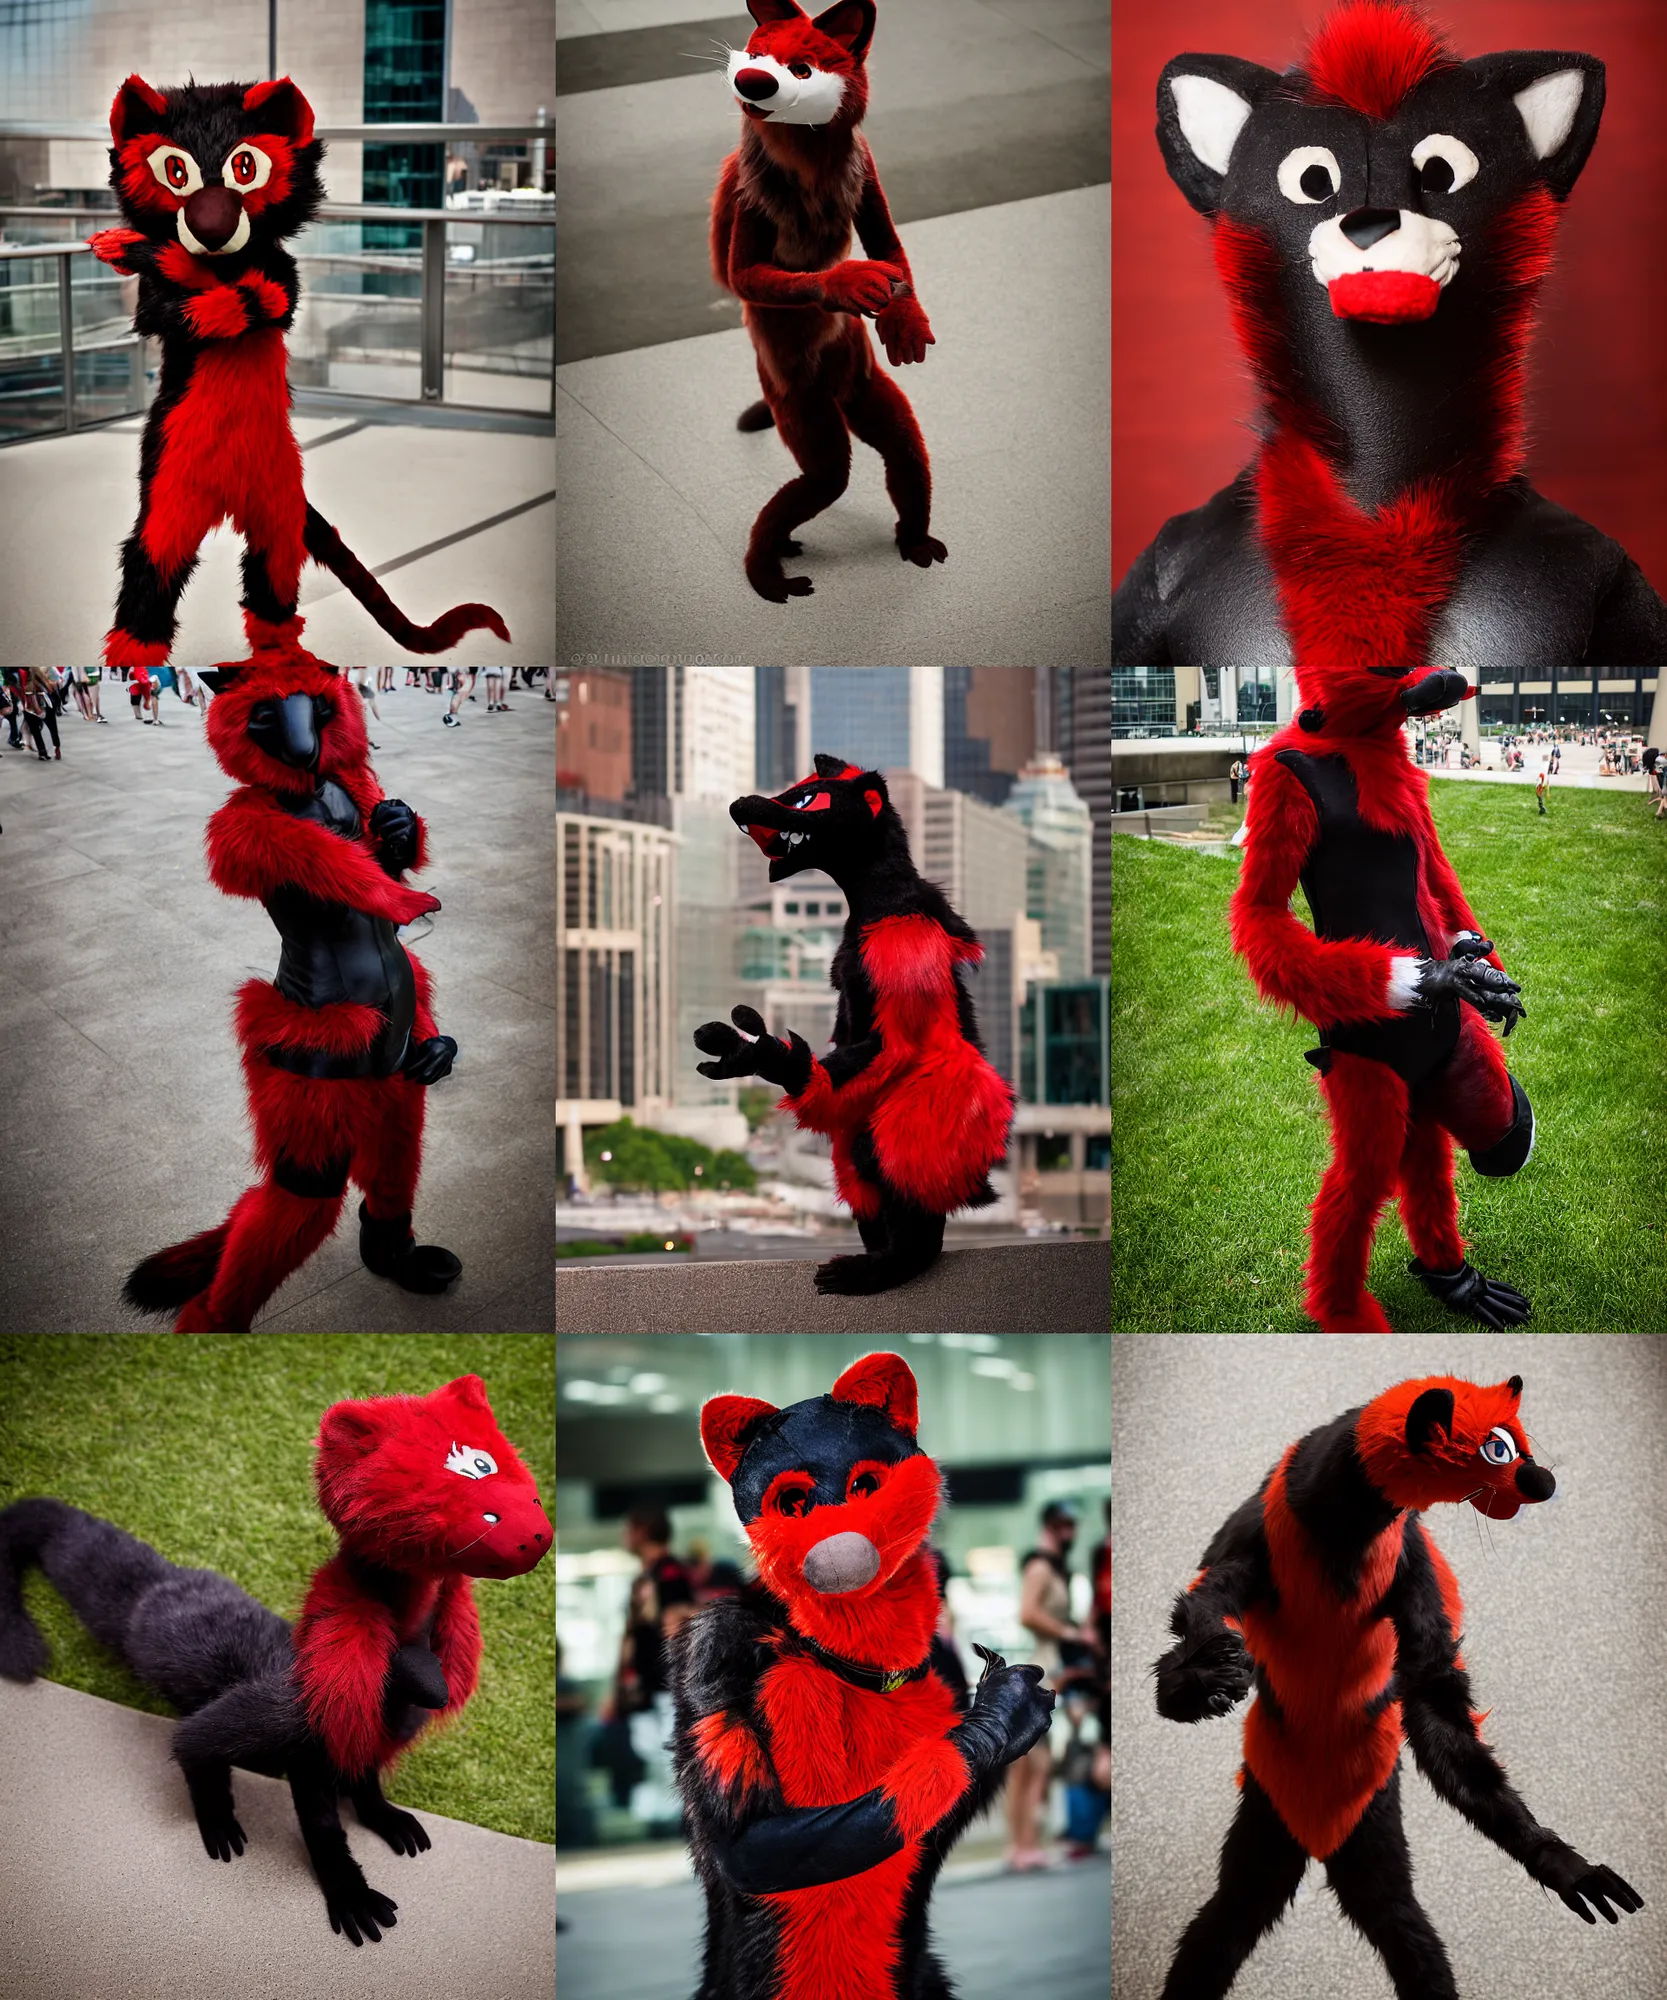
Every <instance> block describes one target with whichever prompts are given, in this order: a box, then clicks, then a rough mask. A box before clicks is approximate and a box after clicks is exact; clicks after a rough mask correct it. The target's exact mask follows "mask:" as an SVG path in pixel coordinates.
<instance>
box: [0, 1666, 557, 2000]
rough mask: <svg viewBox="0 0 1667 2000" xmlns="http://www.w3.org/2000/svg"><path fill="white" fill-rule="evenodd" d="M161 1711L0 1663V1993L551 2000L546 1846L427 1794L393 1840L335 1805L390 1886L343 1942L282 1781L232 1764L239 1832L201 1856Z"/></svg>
mask: <svg viewBox="0 0 1667 2000" xmlns="http://www.w3.org/2000/svg"><path fill="white" fill-rule="evenodd" d="M463 1727H464V1728H467V1723H466V1722H465V1723H464V1724H463ZM172 1728H173V1724H172V1723H171V1722H169V1721H167V1720H166V1719H164V1718H163V1717H161V1716H155V1715H142V1714H140V1713H139V1712H138V1711H137V1710H136V1709H130V1708H121V1707H118V1706H117V1705H116V1704H115V1703H114V1702H108V1701H101V1700H99V1699H98V1698H97V1697H96V1696H94V1695H88V1694H81V1693H79V1692H77V1691H76V1690H75V1689H73V1688H65V1687H59V1686H57V1685H56V1684H55V1683H54V1682H51V1681H36V1682H34V1683H32V1684H31V1685H30V1686H28V1687H18V1686H16V1685H15V1684H14V1683H12V1682H11V1681H0V1883H3V1884H4V1890H5V1892H4V1894H3V1895H0V1968H3V1969H0V1991H3V1992H4V1993H5V1995H6V2000H228V1996H231V1995H235V1996H237V2000H312V1996H319V2000H323V1996H326V1995H327V1996H329V2000H372V1996H386V1995H388V1994H391V1993H397V1994H398V1995H399V1996H400V2000H458V1996H460V1995H464V1994H471V1995H479V1996H481V2000H549V1996H550V1994H551V1992H552V1990H553V1981H554V1979H555V1927H554V1909H553V1906H554V1902H555V1881H556V1851H555V1849H554V1848H553V1847H547V1846H545V1845H544V1844H543V1843H542V1842H540V1841H535V1840H515V1839H512V1838H511V1837H510V1836H509V1835H508V1834H503V1833H493V1832H490V1831H489V1830H488V1829H486V1828H485V1827H479V1826H469V1825H467V1824H465V1823H464V1822H463V1821H461V1820H454V1819H446V1818H444V1817H442V1816H441V1815H440V1814H438V1813H431V1812H424V1813H421V1814H420V1815H419V1817H420V1818H421V1820H422V1823H423V1825H424V1827H425V1828H426V1829H427V1831H428V1836H429V1839H430V1840H431V1841H432V1843H433V1845H432V1846H431V1847H430V1849H429V1850H428V1852H426V1853H424V1854H420V1855H417V1856H415V1857H412V1856H408V1855H398V1854H395V1853H394V1852H393V1851H392V1849H390V1848H389V1847H387V1846H386V1845H385V1843H384V1842H383V1841H381V1840H380V1839H378V1838H377V1836H376V1835H375V1834H370V1833H365V1832H364V1831H363V1830H362V1829H361V1828H360V1827H359V1826H358V1824H357V1822H356V1821H355V1820H354V1819H353V1809H352V1807H351V1806H344V1807H343V1809H342V1823H343V1825H344V1826H345V1827H346V1828H347V1835H348V1841H349V1843H350V1845H351V1846H352V1848H353V1850H354V1853H355V1855H356V1856H357V1858H358V1860H359V1862H360V1865H361V1866H362V1867H363V1868H364V1871H365V1874H366V1877H367V1879H368V1880H369V1881H370V1883H371V1885H372V1887H374V1888H377V1889H380V1890H381V1891H382V1893H383V1894H384V1895H385V1896H388V1897H391V1898H392V1900H393V1901H394V1902H396V1903H397V1904H398V1905H399V1919H398V1921H397V1923H396V1924H395V1925H394V1927H393V1929H392V1930H390V1931H388V1932H386V1933H385V1934H384V1936H383V1938H382V1940H381V1942H380V1943H379V1944H366V1945H362V1946H360V1948H359V1949H358V1950H354V1948H353V1946H352V1945H350V1944H349V1943H348V1942H347V1940H346V1939H345V1938H341V1937H337V1936H336V1935H335V1934H334V1933H333V1932H332V1931H331V1929H330V1920H329V1917H328V1916H327V1915H326V1913H325V1908H324V1897H323V1895H322V1893H321V1892H320V1890H319V1887H318V1884H317V1882H316V1881H315V1880H314V1878H313V1874H312V1870H311V1868H310V1866H309V1864H308V1861H307V1856H306V1850H305V1849H304V1848H303V1847H302V1844H301V1835H300V1830H299V1828H298V1827H297V1825H296V1821H295V1809H294V1807H293V1805H292V1804H291V1802H290V1796H289V1787H288V1786H287V1785H286V1784H283V1783H281V1782H280V1781H278V1780H277V1779H274V1778H257V1777H255V1776H253V1775H252V1774H251V1773H249V1772H247V1771H238V1772H236V1773H234V1776H233V1787H234V1791H235V1795H236V1801H237V1816H238V1819H239V1821H240V1822H241V1824H242V1826H243V1829H244V1832H245V1833H246V1834H247V1836H248V1844H247V1847H246V1849H245V1851H244V1853H243V1854H242V1855H241V1856H240V1857H239V1858H238V1859H237V1860H235V1861H233V1862H232V1863H231V1864H230V1865H229V1866H227V1865H226V1864H224V1863H221V1862H218V1861H211V1860H210V1859H209V1858H208V1856H207V1855H206V1854H205V1853H204V1851H203V1844H202V1837H201V1836H200V1835H199V1833H198V1832H197V1823H196V1821H195V1819H194V1818H193V1817H192V1814H191V1804H190V1800H189V1798H188V1797H187V1795H186V1790H185V1785H184V1783H183V1781H182V1780H181V1778H180V1774H179V1767H178V1766H177V1765H176V1764H174V1763H173V1761H172V1760H171V1758H170V1757H169V1754H168V1742H169V1735H170V1732H171V1730H172ZM391 1790H392V1795H393V1797H394V1798H395V1799H396V1800H397V1799H398V1797H399V1784H398V1780H397V1778H396V1779H395V1780H394V1781H393V1783H392V1787H391Z"/></svg>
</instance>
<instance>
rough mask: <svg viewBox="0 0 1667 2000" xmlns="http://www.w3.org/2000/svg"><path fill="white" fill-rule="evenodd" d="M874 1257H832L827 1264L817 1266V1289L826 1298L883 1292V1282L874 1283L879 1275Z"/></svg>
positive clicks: (855, 1296)
mask: <svg viewBox="0 0 1667 2000" xmlns="http://www.w3.org/2000/svg"><path fill="white" fill-rule="evenodd" d="M877 1262H878V1259H877V1258H874V1257H866V1256H865V1257H831V1258H830V1259H829V1260H828V1262H827V1263H826V1264H818V1265H817V1267H816V1289H817V1290H818V1291H819V1292H821V1293H822V1295H823V1296H824V1297H825V1298H847V1299H855V1298H862V1297H864V1296H866V1295H867V1294H868V1293H870V1292H882V1291H884V1290H885V1289H886V1287H885V1286H884V1285H883V1284H876V1283H874V1279H875V1277H876V1276H877V1275H878V1274H877V1273H876V1271H875V1265H876V1263H877Z"/></svg>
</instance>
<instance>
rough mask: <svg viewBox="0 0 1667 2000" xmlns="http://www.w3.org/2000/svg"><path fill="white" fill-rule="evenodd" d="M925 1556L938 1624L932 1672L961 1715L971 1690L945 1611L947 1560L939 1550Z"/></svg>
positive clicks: (949, 1614)
mask: <svg viewBox="0 0 1667 2000" xmlns="http://www.w3.org/2000/svg"><path fill="white" fill-rule="evenodd" d="M926 1553H927V1555H928V1556H929V1557H930V1559H931V1563H932V1567H933V1569H934V1570H936V1572H937V1577H938V1622H937V1624H936V1625H934V1626H933V1628H932V1648H931V1655H930V1657H931V1661H932V1671H933V1673H935V1674H936V1675H937V1677H938V1679H939V1680H940V1681H942V1682H943V1684H944V1685H945V1687H947V1688H948V1689H949V1691H950V1693H951V1694H952V1695H954V1697H955V1706H956V1708H957V1709H958V1710H959V1711H960V1712H961V1713H962V1714H965V1712H966V1706H967V1703H968V1702H969V1701H970V1700H971V1698H972V1690H971V1689H970V1688H969V1687H968V1686H967V1671H966V1668H965V1667H964V1666H963V1665H962V1664H961V1649H960V1648H959V1647H958V1646H957V1645H956V1643H955V1614H954V1612H953V1611H951V1610H950V1608H949V1558H948V1556H946V1555H945V1554H944V1552H943V1550H942V1549H940V1548H937V1547H935V1546H928V1548H927V1551H926Z"/></svg>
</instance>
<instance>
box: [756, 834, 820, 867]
mask: <svg viewBox="0 0 1667 2000" xmlns="http://www.w3.org/2000/svg"><path fill="white" fill-rule="evenodd" d="M747 831H748V833H750V834H751V835H752V837H753V839H754V840H757V841H758V845H759V847H760V849H761V850H762V851H763V854H764V856H765V859H766V860H769V861H785V860H786V859H787V857H788V856H789V855H790V854H797V853H798V851H799V849H800V848H801V847H803V846H804V844H805V842H806V841H807V840H809V838H810V835H809V834H808V833H784V832H780V831H778V830H777V829H775V828H773V827H751V826H749V827H748V828H747ZM760 834H764V835H765V836H766V838H764V839H763V840H759V838H758V837H759V835H760Z"/></svg>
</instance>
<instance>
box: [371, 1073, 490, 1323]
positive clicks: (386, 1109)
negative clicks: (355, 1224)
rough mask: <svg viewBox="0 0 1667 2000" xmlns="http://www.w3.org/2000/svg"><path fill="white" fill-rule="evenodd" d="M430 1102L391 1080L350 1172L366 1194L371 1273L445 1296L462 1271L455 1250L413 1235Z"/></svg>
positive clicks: (416, 1089) (419, 1089)
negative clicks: (426, 1114) (413, 1218)
mask: <svg viewBox="0 0 1667 2000" xmlns="http://www.w3.org/2000/svg"><path fill="white" fill-rule="evenodd" d="M426 1103H427V1093H426V1092H425V1090H424V1088H423V1086H422V1085H421V1084H417V1083H409V1082H407V1081H406V1079H405V1078H404V1077H402V1076H393V1077H389V1078H388V1080H387V1081H386V1082H385V1083H384V1084H383V1085H382V1086H381V1088H380V1090H379V1091H378V1093H377V1100H376V1117H375V1119H374V1121H371V1122H368V1123H367V1124H366V1126H365V1128H364V1129H363V1131H362V1132H361V1134H360V1135H359V1140H358V1143H357V1145H356V1146H355V1147H354V1152H353V1160H352V1164H351V1165H350V1167H349V1169H348V1171H349V1173H350V1174H351V1175H352V1177H353V1179H354V1180H355V1181H356V1182H357V1183H358V1185H359V1186H360V1187H361V1188H363V1189H364V1192H365V1199H364V1203H363V1205H362V1206H361V1208H360V1210H359V1257H360V1260H361V1261H362V1262H363V1264H364V1266H365V1268H366V1269H367V1270H370V1271H374V1272H375V1273H376V1275H377V1276H378V1277H379V1278H392V1279H393V1281H394V1283H395V1284H396V1285H399V1286H400V1287H401V1288H402V1289H403V1290H405V1291H408V1292H443V1291H444V1290H445V1289H446V1287H447V1286H448V1285H449V1284H451V1283H453V1281H454V1280H455V1279H457V1278H458V1277H460V1276H461V1275H462V1271H463V1266H462V1263H461V1262H460V1261H459V1259H458V1258H457V1257H455V1256H454V1255H453V1254H452V1252H451V1251H450V1250H444V1249H441V1248H440V1246H439V1245H438V1244H434V1243H418V1242H417V1240H416V1238H415V1236H414V1235H413V1234H412V1230H411V1210H412V1208H413V1207H414V1206H415V1203H416V1198H417V1180H418V1177H419V1175H420V1174H421V1172H422V1160H423V1117H424V1113H425V1109H426Z"/></svg>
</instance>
